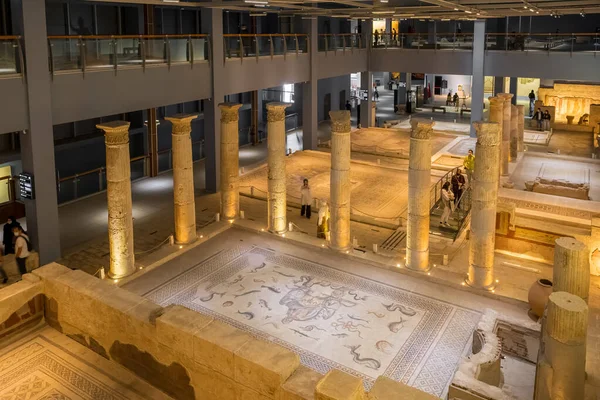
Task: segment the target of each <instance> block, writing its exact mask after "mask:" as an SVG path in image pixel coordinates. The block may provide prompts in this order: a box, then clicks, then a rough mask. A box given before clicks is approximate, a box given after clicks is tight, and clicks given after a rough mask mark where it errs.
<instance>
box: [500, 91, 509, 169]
mask: <svg viewBox="0 0 600 400" xmlns="http://www.w3.org/2000/svg"><path fill="white" fill-rule="evenodd" d="M498 97H500V98H501V99H502V100H503V103H502V147H501V150H500V158H501V161H500V168H501V169H500V173H501V174H502V176H508V162H509V159H510V99H511V97H512V94H510V93H500V94H499V95H498Z"/></svg>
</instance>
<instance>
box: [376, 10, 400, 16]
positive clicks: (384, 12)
mask: <svg viewBox="0 0 600 400" xmlns="http://www.w3.org/2000/svg"><path fill="white" fill-rule="evenodd" d="M395 12H396V11H394V10H387V11H371V14H376V15H379V14H393V13H395Z"/></svg>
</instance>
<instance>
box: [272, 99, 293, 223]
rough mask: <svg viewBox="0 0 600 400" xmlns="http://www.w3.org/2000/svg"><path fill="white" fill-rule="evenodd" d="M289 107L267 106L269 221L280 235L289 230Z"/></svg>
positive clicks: (280, 105)
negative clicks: (287, 131) (287, 189)
mask: <svg viewBox="0 0 600 400" xmlns="http://www.w3.org/2000/svg"><path fill="white" fill-rule="evenodd" d="M289 106H290V105H289V104H285V103H268V104H267V135H268V136H267V149H268V154H267V163H268V176H269V189H268V191H269V192H268V196H267V197H268V214H269V215H268V220H269V231H270V232H274V233H278V234H281V233H285V231H286V230H287V220H286V205H287V202H286V193H287V192H286V186H285V185H286V173H285V154H286V148H285V139H286V135H285V109H286V107H289Z"/></svg>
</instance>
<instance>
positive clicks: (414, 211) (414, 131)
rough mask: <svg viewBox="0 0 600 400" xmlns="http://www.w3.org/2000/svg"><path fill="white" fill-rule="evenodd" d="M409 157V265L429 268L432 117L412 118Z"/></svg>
mask: <svg viewBox="0 0 600 400" xmlns="http://www.w3.org/2000/svg"><path fill="white" fill-rule="evenodd" d="M410 125H411V131H410V154H409V161H408V225H407V229H406V267H407V268H409V269H413V270H417V271H423V272H426V271H429V269H430V266H429V212H430V208H429V207H430V204H429V202H430V199H429V197H430V196H429V194H430V190H431V140H430V138H431V133H432V132H433V125H434V122H433V121H429V120H420V119H416V118H415V119H412V120H411V121H410Z"/></svg>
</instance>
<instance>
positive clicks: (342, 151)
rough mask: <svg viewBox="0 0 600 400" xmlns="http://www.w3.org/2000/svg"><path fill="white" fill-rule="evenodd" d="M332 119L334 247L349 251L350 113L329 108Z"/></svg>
mask: <svg viewBox="0 0 600 400" xmlns="http://www.w3.org/2000/svg"><path fill="white" fill-rule="evenodd" d="M329 116H330V118H331V179H330V184H329V185H330V193H331V194H330V198H331V220H330V221H331V226H330V232H331V244H330V246H331V248H332V249H334V250H337V251H348V250H350V249H351V248H352V243H351V241H350V240H351V239H350V112H348V111H330V112H329Z"/></svg>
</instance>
